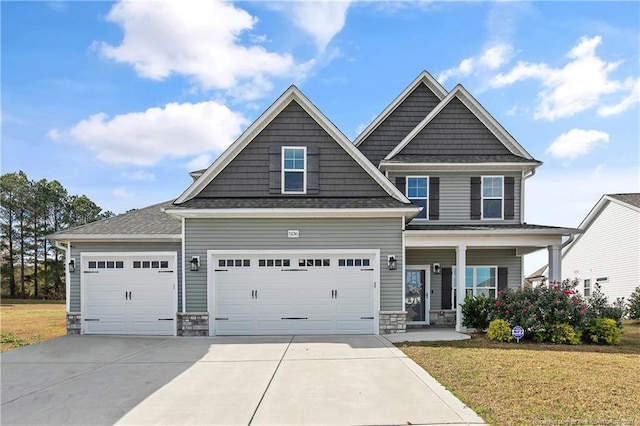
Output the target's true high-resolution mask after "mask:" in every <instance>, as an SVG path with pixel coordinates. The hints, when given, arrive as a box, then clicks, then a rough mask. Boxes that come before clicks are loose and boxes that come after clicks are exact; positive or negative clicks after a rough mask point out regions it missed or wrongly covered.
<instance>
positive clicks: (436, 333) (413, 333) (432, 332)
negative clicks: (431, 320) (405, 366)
mask: <svg viewBox="0 0 640 426" xmlns="http://www.w3.org/2000/svg"><path fill="white" fill-rule="evenodd" d="M384 337H385V339H387V340H388V341H390V342H391V343H402V342H452V341H454V340H467V339H471V336H469V335H468V334H464V333H458V332H457V331H455V330H454V329H452V328H414V329H411V328H410V329H408V330H407V332H406V333H397V334H385V335H384Z"/></svg>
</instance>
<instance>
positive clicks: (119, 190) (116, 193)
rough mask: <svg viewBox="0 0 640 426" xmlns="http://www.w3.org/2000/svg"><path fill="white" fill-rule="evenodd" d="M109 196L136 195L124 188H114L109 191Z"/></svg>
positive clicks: (130, 196)
mask: <svg viewBox="0 0 640 426" xmlns="http://www.w3.org/2000/svg"><path fill="white" fill-rule="evenodd" d="M111 196H112V197H116V198H133V197H135V196H136V195H135V194H134V193H132V192H129V191H128V190H127V189H126V188H122V187H120V188H116V189H114V190H113V191H111Z"/></svg>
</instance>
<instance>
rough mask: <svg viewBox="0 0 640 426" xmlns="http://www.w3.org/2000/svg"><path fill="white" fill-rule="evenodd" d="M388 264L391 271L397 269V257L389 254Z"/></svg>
mask: <svg viewBox="0 0 640 426" xmlns="http://www.w3.org/2000/svg"><path fill="white" fill-rule="evenodd" d="M387 266H389V270H390V271H393V270H394V269H396V257H395V256H394V255H393V254H390V255H389V256H387Z"/></svg>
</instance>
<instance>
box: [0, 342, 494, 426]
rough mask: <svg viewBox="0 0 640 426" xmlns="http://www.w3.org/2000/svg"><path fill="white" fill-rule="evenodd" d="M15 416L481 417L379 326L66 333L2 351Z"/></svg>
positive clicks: (143, 419) (425, 420) (160, 420)
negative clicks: (225, 334) (295, 332)
mask: <svg viewBox="0 0 640 426" xmlns="http://www.w3.org/2000/svg"><path fill="white" fill-rule="evenodd" d="M1 362H2V407H1V408H2V410H1V417H0V421H1V423H2V424H3V425H12V424H67V425H96V424H114V423H115V424H122V425H145V424H172V425H178V424H184V425H187V424H188V425H204V424H207V425H249V424H251V425H300V424H317V425H327V424H332V425H338V424H352V425H353V424H358V425H366V424H371V425H373V424H385V425H407V424H414V425H419V424H428V425H436V424H448V425H467V424H484V423H483V421H482V419H481V418H480V417H478V416H477V415H476V414H475V413H474V412H473V411H472V410H471V409H469V408H468V407H466V406H464V405H463V404H462V403H461V402H460V401H459V400H458V399H457V398H455V397H454V396H453V395H452V394H451V393H449V392H448V391H446V390H445V389H444V388H443V387H442V386H441V385H440V384H439V383H438V382H436V381H435V380H434V379H433V378H431V376H429V375H428V374H427V373H426V372H425V371H424V370H423V369H422V368H420V367H419V366H418V365H417V364H415V363H414V362H413V361H411V360H410V359H409V358H407V357H406V356H405V355H404V354H403V353H402V352H401V351H400V350H398V349H397V348H395V347H394V346H393V345H392V344H391V343H389V342H388V341H387V340H386V339H385V338H383V337H379V336H359V337H355V336H349V337H347V336H324V337H323V336H314V337H311V336H282V337H264V338H258V337H248V338H231V337H230V338H140V337H106V336H105V337H102V336H101V337H97V336H93V337H91V336H67V337H62V338H59V339H54V340H50V341H47V342H43V343H41V344H38V345H33V346H27V347H24V348H20V349H15V350H12V351H9V352H6V353H4V354H2V358H1Z"/></svg>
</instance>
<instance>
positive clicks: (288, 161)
mask: <svg viewBox="0 0 640 426" xmlns="http://www.w3.org/2000/svg"><path fill="white" fill-rule="evenodd" d="M306 175H307V148H306V147H287V146H283V147H282V193H283V194H304V193H306V192H307V179H306V177H307V176H306Z"/></svg>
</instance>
